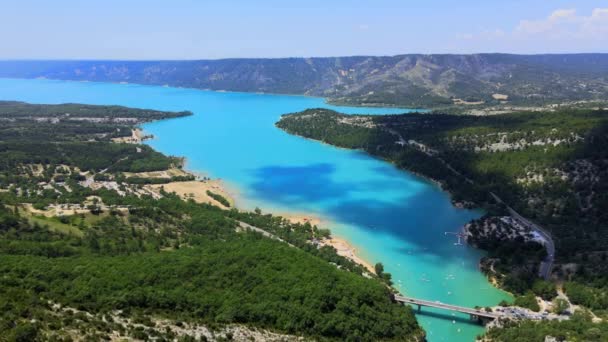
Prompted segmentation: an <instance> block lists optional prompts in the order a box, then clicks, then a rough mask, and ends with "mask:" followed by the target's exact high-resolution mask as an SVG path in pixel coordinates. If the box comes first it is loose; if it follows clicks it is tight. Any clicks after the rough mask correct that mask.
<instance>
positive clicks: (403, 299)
mask: <svg viewBox="0 0 608 342" xmlns="http://www.w3.org/2000/svg"><path fill="white" fill-rule="evenodd" d="M395 300H396V301H398V302H401V303H406V304H413V305H420V306H428V307H432V308H439V309H444V310H450V311H456V312H461V313H465V314H469V315H474V316H478V317H485V318H491V319H497V318H502V317H505V314H503V313H497V312H486V311H485V310H483V309H479V310H478V309H471V308H467V307H464V306H458V305H450V304H444V303H441V302H432V301H430V300H423V299H416V298H412V297H405V296H395Z"/></svg>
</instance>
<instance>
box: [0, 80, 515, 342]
mask: <svg viewBox="0 0 608 342" xmlns="http://www.w3.org/2000/svg"><path fill="white" fill-rule="evenodd" d="M0 99H3V100H20V101H27V102H32V103H65V102H75V103H88V104H118V105H123V106H130V107H139V108H151V109H158V110H171V111H175V110H190V111H192V112H194V114H195V115H194V116H191V117H186V118H179V119H172V120H166V121H162V122H154V123H150V124H147V125H145V127H144V129H145V131H146V132H148V133H152V134H154V136H155V137H156V139H155V140H153V141H150V142H149V144H150V145H151V146H153V147H154V148H156V149H158V150H159V151H161V152H163V153H166V154H171V155H176V156H185V157H186V158H187V160H188V163H187V168H188V169H189V170H192V171H197V172H201V173H203V174H205V175H208V176H210V177H213V178H221V179H223V180H224V181H225V182H226V184H227V185H228V186H229V188H230V189H231V191H232V192H233V193H234V194H236V195H237V198H238V202H237V205H238V206H240V207H243V208H248V209H253V208H255V207H260V208H262V210H263V211H265V212H296V213H306V214H310V215H314V216H317V217H320V218H321V219H323V220H324V221H325V222H326V223H327V226H328V228H330V229H331V230H332V232H333V233H334V235H336V236H338V237H341V238H344V239H346V240H348V241H349V242H350V243H351V244H353V245H354V246H355V247H357V249H358V251H359V254H360V255H361V256H362V257H363V258H365V259H367V260H368V261H370V262H372V263H375V262H382V263H383V264H384V266H385V269H386V271H388V272H390V273H392V275H393V280H394V282H395V286H396V287H397V288H398V289H400V290H401V292H402V293H403V294H405V295H409V296H413V297H419V298H422V299H427V300H433V301H441V302H444V303H450V304H456V305H463V306H470V307H473V306H475V305H479V306H486V305H495V304H497V303H498V302H499V301H500V300H501V299H508V298H509V296H508V295H507V294H505V293H504V292H502V291H499V290H497V289H495V288H493V287H492V286H491V285H490V284H489V283H488V281H487V280H486V279H485V277H484V276H483V275H482V274H481V273H480V272H479V270H478V268H477V263H478V260H479V258H480V257H481V256H482V253H481V252H479V251H477V250H474V249H472V248H469V247H467V246H461V245H455V242H456V237H455V236H453V235H446V234H444V233H445V232H446V231H452V232H453V231H457V230H458V229H460V228H461V227H462V226H463V225H464V224H465V223H466V222H467V221H469V220H470V219H472V218H475V217H478V216H479V215H480V213H479V212H476V211H470V210H462V209H457V208H454V207H453V206H452V205H451V203H450V200H449V197H448V195H447V194H446V193H444V192H442V191H441V190H440V189H439V188H437V187H436V186H435V185H433V184H431V183H429V182H427V181H425V180H424V179H421V178H420V177H417V176H414V175H412V174H410V173H407V172H403V171H400V170H397V169H396V168H395V167H393V166H392V165H390V164H388V163H385V162H382V161H380V160H377V159H374V158H372V157H369V156H367V155H366V154H364V153H361V152H358V151H349V150H344V149H338V148H334V147H331V146H328V145H325V144H321V143H318V142H314V141H310V140H306V139H303V138H299V137H295V136H291V135H289V134H287V133H284V132H283V131H281V130H279V129H278V128H276V127H275V126H274V123H275V122H276V121H277V120H278V119H279V117H280V115H281V114H284V113H290V112H296V111H300V110H304V109H306V108H313V107H325V108H332V109H336V110H339V111H341V112H345V113H374V114H388V113H401V112H405V111H406V110H399V109H394V108H393V109H388V108H351V107H335V106H330V105H327V104H325V103H324V101H323V99H319V98H310V97H301V96H281V95H263V94H252V93H225V92H211V91H201V90H194V89H181V88H169V87H156V86H142V85H130V84H110V83H89V82H67V81H52V80H16V79H0ZM417 317H418V319H419V321H420V322H421V324H422V326H423V327H424V329H425V330H426V331H427V336H428V339H429V341H472V340H474V338H475V336H476V335H478V334H480V333H482V332H483V328H482V327H480V326H478V325H475V324H471V323H469V322H468V317H467V316H459V315H452V314H451V313H448V312H445V311H435V310H432V309H429V308H423V310H422V313H421V314H418V316H417Z"/></svg>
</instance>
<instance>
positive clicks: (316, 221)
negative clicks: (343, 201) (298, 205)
mask: <svg viewBox="0 0 608 342" xmlns="http://www.w3.org/2000/svg"><path fill="white" fill-rule="evenodd" d="M273 215H276V216H282V217H284V218H286V219H288V220H289V222H291V223H300V224H305V223H310V224H311V225H312V226H319V225H321V222H322V221H321V219H320V218H318V217H315V216H311V215H305V214H283V213H277V214H274V213H273Z"/></svg>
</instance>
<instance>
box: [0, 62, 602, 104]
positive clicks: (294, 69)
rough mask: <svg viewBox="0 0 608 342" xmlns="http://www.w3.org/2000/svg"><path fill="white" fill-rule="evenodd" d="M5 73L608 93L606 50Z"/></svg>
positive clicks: (12, 69) (406, 95) (452, 98)
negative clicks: (583, 52)
mask: <svg viewBox="0 0 608 342" xmlns="http://www.w3.org/2000/svg"><path fill="white" fill-rule="evenodd" d="M0 77H16V78H38V77H45V78H51V79H63V80H78V81H81V80H87V81H100V82H129V83H140V84H152V85H170V86H177V87H191V88H198V89H212V90H230V91H245V92H266V93H281V94H300V95H313V96H322V97H326V98H328V99H329V100H330V101H332V102H337V103H346V104H367V105H383V104H384V105H400V106H410V107H417V106H425V107H432V106H441V105H448V104H452V103H454V102H463V103H474V102H481V101H483V102H485V103H499V102H501V101H503V102H504V101H508V102H509V103H513V104H544V103H557V102H564V101H593V100H605V99H606V98H607V97H608V96H607V95H608V54H558V55H510V54H472V55H420V54H415V55H399V56H387V57H365V56H355V57H327V58H279V59H221V60H193V61H0Z"/></svg>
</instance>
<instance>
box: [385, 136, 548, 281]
mask: <svg viewBox="0 0 608 342" xmlns="http://www.w3.org/2000/svg"><path fill="white" fill-rule="evenodd" d="M386 130H387V131H388V132H389V133H391V134H393V135H395V136H396V137H397V138H398V139H399V141H398V143H399V144H401V145H409V144H408V142H407V141H406V140H405V139H404V138H403V136H401V134H400V133H399V132H397V131H396V130H394V129H391V128H386ZM420 151H421V152H423V153H425V154H427V155H428V156H430V157H435V158H437V159H438V160H439V161H441V162H442V163H443V164H444V165H446V167H447V168H448V169H449V170H450V171H452V172H453V173H455V174H457V175H459V176H461V177H463V178H464V179H465V180H466V181H467V183H470V184H473V181H472V180H471V179H469V178H467V177H465V176H464V175H463V174H461V173H460V172H458V171H457V170H455V169H454V168H453V167H452V166H451V165H450V164H448V163H447V162H446V161H445V160H443V159H441V158H439V157H437V156H434V155H432V154H431V153H429V152H427V151H424V150H420ZM490 195H492V197H494V199H495V200H496V201H497V202H499V203H502V204H504V205H505V206H506V207H507V209H508V211H509V214H510V215H511V216H512V217H513V218H515V219H516V220H517V221H519V222H520V223H521V224H522V225H524V226H526V227H528V229H530V230H532V231H535V232H537V233H538V234H539V235H540V236H542V238H543V240H544V241H545V244H544V245H545V248H546V249H547V256H546V257H545V259H544V260H543V261H541V263H540V266H539V268H538V276H539V277H541V278H543V279H545V280H548V279H549V277H551V270H552V269H553V263H554V261H555V243H554V242H553V238H552V237H551V233H549V232H548V231H546V230H545V229H543V228H542V227H541V226H539V225H537V224H536V223H534V222H532V221H530V220H528V219H527V218H525V217H523V216H521V215H520V214H519V213H518V212H516V211H515V210H513V208H511V207H510V206H509V205H507V204H506V203H505V202H504V201H503V200H502V199H501V198H500V197H498V196H497V195H496V194H495V193H493V192H490Z"/></svg>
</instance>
